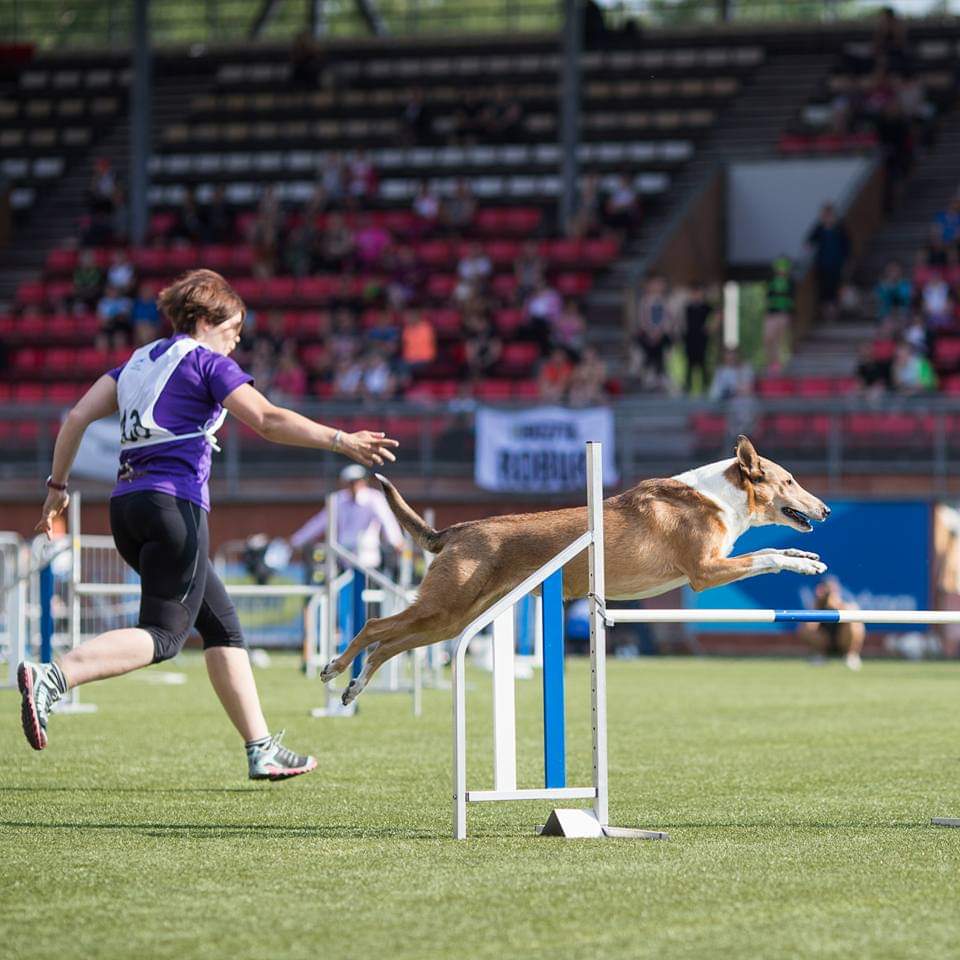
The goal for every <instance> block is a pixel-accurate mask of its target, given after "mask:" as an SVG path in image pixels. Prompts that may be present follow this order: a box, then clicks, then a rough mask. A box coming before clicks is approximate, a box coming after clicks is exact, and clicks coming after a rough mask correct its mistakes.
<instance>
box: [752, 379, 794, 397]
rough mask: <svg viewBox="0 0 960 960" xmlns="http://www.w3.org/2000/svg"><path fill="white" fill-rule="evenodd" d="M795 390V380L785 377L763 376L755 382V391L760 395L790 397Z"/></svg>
mask: <svg viewBox="0 0 960 960" xmlns="http://www.w3.org/2000/svg"><path fill="white" fill-rule="evenodd" d="M796 390H797V382H796V380H791V379H789V378H787V377H764V378H763V380H761V381H760V382H759V383H758V384H757V393H758V394H759V395H760V396H761V397H792V396H793V395H794V394H795V393H796Z"/></svg>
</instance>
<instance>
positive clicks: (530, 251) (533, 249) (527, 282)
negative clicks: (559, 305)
mask: <svg viewBox="0 0 960 960" xmlns="http://www.w3.org/2000/svg"><path fill="white" fill-rule="evenodd" d="M513 274H514V276H515V277H516V278H517V297H518V299H519V300H520V301H521V302H522V301H523V300H525V299H526V298H527V297H529V296H530V294H532V293H533V291H534V290H536V289H537V287H538V286H539V285H540V284H541V283H542V282H543V260H542V259H541V257H540V254H539V252H538V250H537V242H536V240H526V241H525V242H524V244H523V248H522V249H521V251H520V256H519V257H517V259H516V260H515V261H514V265H513Z"/></svg>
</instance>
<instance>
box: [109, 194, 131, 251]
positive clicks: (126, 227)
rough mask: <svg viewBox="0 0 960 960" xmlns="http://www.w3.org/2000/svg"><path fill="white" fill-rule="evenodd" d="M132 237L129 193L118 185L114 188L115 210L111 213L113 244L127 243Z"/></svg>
mask: <svg viewBox="0 0 960 960" xmlns="http://www.w3.org/2000/svg"><path fill="white" fill-rule="evenodd" d="M129 237H130V207H129V205H128V204H127V193H126V191H125V190H124V189H123V187H122V186H121V185H120V184H119V183H118V184H117V185H116V186H115V187H114V188H113V210H112V212H111V213H110V241H111V243H126V242H127V241H128V239H129Z"/></svg>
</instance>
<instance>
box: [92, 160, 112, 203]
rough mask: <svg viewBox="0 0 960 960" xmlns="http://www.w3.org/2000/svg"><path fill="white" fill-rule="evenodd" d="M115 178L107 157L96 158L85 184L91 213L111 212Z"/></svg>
mask: <svg viewBox="0 0 960 960" xmlns="http://www.w3.org/2000/svg"><path fill="white" fill-rule="evenodd" d="M116 186H117V177H116V174H115V173H114V172H113V165H112V164H111V163H110V160H109V159H108V158H107V157H97V159H96V160H94V162H93V169H92V170H91V172H90V182H89V183H88V184H87V206H88V208H89V210H90V212H91V213H110V212H111V210H113V192H114V190H115V188H116Z"/></svg>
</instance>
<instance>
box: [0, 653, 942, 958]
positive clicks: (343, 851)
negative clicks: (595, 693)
mask: <svg viewBox="0 0 960 960" xmlns="http://www.w3.org/2000/svg"><path fill="white" fill-rule="evenodd" d="M175 669H183V670H184V671H185V672H186V673H187V675H188V678H189V679H188V682H187V683H186V684H184V685H182V686H160V685H155V684H150V683H147V682H145V680H144V679H143V678H142V677H136V676H134V677H127V678H124V679H121V680H114V681H110V682H107V683H105V684H102V685H100V686H94V687H90V688H87V689H86V690H85V691H84V694H85V697H86V699H89V700H93V701H95V702H96V703H97V704H98V705H99V707H100V710H99V712H98V713H97V714H95V715H89V716H72V717H54V718H53V720H52V723H51V746H50V747H49V748H48V750H47V751H46V752H45V753H43V754H35V753H33V752H32V751H31V750H30V749H29V748H28V747H27V745H26V743H25V742H24V740H23V738H22V736H21V734H20V730H19V725H18V722H17V716H18V711H17V704H18V699H17V697H16V696H15V695H14V694H12V693H10V692H2V693H0V709H2V710H3V715H4V716H6V718H7V719H6V721H5V722H4V723H3V724H2V725H0V746H2V747H3V750H4V755H5V756H6V757H7V763H6V764H5V769H4V772H3V774H2V776H0V956H2V957H4V958H10V960H13V958H26V957H35V956H48V955H51V956H61V957H66V958H85V960H86V958H100V957H110V958H113V957H116V958H131V957H137V958H144V960H146V958H166V957H170V958H174V957H176V958H192V957H211V958H212V957H224V958H226V957H229V958H236V960H241V958H257V960H261V958H271V960H272V958H299V957H303V958H310V960H315V958H317V957H324V956H333V957H341V956H346V957H356V958H381V960H387V958H407V957H409V958H421V960H422V958H433V957H454V956H465V957H470V958H478V957H498V958H499V957H510V958H513V957H524V958H526V957H529V958H564V957H577V958H584V957H604V958H620V957H623V958H645V957H651V958H653V957H656V958H672V957H681V958H692V957H697V958H711V960H712V958H728V957H729V958H757V957H770V958H788V957H789V958H798V957H817V958H834V957H836V958H839V957H844V958H847V957H850V958H854V957H855V958H871V960H877V958H886V957H891V958H893V957H897V958H901V957H917V958H924V960H930V958H940V957H943V958H947V957H956V956H958V953H960V883H958V876H960V830H949V829H939V828H935V827H931V826H929V825H928V824H929V819H930V817H931V815H950V816H960V737H958V734H960V667H958V665H957V664H922V665H914V664H904V663H890V664H873V663H868V664H867V666H866V668H865V670H864V671H863V673H862V674H860V675H854V674H851V673H850V672H848V671H846V670H845V669H843V668H842V667H841V666H840V665H838V664H830V665H828V666H826V667H821V668H814V667H811V666H809V665H807V664H804V663H799V662H796V661H765V662H760V661H729V660H693V659H662V660H641V661H629V662H624V661H612V662H611V663H610V669H609V687H610V694H609V712H610V779H611V797H612V802H611V819H612V822H614V823H616V824H620V825H642V826H655V827H661V828H665V829H668V830H669V831H670V833H671V836H672V839H671V841H670V842H667V843H661V842H641V841H624V840H621V841H590V840H585V841H573V840H555V839H546V838H542V839H541V838H536V837H534V836H533V835H532V827H533V825H534V824H535V823H537V822H542V821H543V818H544V816H545V814H546V813H547V812H548V808H547V806H546V805H543V804H540V805H538V804H508V805H506V806H503V805H493V804H490V805H486V804H485V805H481V806H480V807H473V808H472V809H471V811H470V828H471V834H472V838H471V839H470V840H468V841H466V842H456V841H454V840H452V839H450V792H451V788H450V764H451V746H450V694H449V692H448V691H429V692H428V693H427V694H426V695H425V701H424V715H423V717H421V718H420V719H419V720H415V719H414V718H413V717H412V716H411V714H410V709H409V700H408V699H407V698H406V697H404V696H400V695H391V696H384V695H370V694H365V695H364V697H363V698H361V700H360V704H361V711H360V714H359V715H358V716H357V717H356V718H354V719H349V720H342V719H341V720H312V719H310V718H309V717H308V716H307V709H308V707H310V706H312V705H316V703H317V701H318V698H319V692H320V691H319V685H318V684H316V683H311V682H309V681H306V680H304V679H303V678H302V677H300V676H299V675H298V674H297V673H296V671H295V669H294V666H293V661H292V660H289V661H288V660H285V659H282V658H279V659H278V658H275V659H274V661H273V666H271V667H270V668H269V669H267V670H263V671H260V672H259V673H258V678H259V682H260V685H261V690H262V694H263V699H264V701H265V704H266V706H267V711H268V716H269V717H270V718H271V719H272V723H273V724H274V725H276V726H285V727H286V728H287V730H288V741H289V743H290V744H291V745H292V746H295V747H298V748H300V749H311V750H313V751H314V752H316V753H317V754H318V756H319V758H320V769H319V771H318V772H317V773H315V774H312V775H311V776H308V777H303V778H301V779H299V780H295V781H292V782H288V783H284V784H259V783H250V782H249V781H247V780H246V779H245V773H246V770H245V765H244V757H243V753H242V750H241V749H239V746H238V743H237V742H236V739H235V735H234V734H233V733H232V732H231V730H230V729H229V728H228V726H227V722H226V720H225V718H224V717H223V716H222V715H221V713H220V710H219V707H218V705H217V704H216V702H215V700H214V697H213V694H212V692H211V690H210V688H209V687H208V685H207V683H206V680H205V677H204V674H203V670H202V664H201V662H200V660H199V659H198V658H196V657H188V658H184V659H183V660H182V661H181V662H179V663H178V665H177V667H176V668H175ZM470 682H471V683H472V684H473V688H472V689H471V691H470V694H469V699H470V701H471V704H472V707H471V710H472V712H471V720H470V724H469V726H468V733H469V737H470V741H471V749H472V751H473V759H474V760H475V761H476V762H474V763H472V764H471V777H470V780H471V786H473V787H481V786H486V785H489V771H490V766H491V764H490V744H491V738H492V733H491V729H490V725H489V714H488V712H487V711H488V710H489V689H488V688H489V677H488V676H486V675H484V674H482V673H479V672H474V673H472V674H471V677H470ZM538 686H539V684H537V683H535V682H529V681H524V682H521V683H519V684H518V689H519V707H518V709H519V716H520V719H521V728H522V730H523V737H522V740H521V744H520V758H521V767H522V768H523V773H524V776H525V778H526V785H534V784H535V783H536V782H537V779H538V777H539V776H541V775H542V774H541V773H540V771H541V770H542V761H541V759H540V757H539V749H540V748H539V736H540V734H539V721H538V711H539V708H540V703H539V695H538ZM567 687H568V699H569V704H568V713H569V729H568V748H569V768H570V769H569V782H571V783H583V782H588V779H589V760H590V757H589V738H588V697H587V664H586V663H585V662H583V661H573V662H571V663H570V665H569V668H568V679H567Z"/></svg>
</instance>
